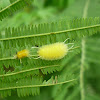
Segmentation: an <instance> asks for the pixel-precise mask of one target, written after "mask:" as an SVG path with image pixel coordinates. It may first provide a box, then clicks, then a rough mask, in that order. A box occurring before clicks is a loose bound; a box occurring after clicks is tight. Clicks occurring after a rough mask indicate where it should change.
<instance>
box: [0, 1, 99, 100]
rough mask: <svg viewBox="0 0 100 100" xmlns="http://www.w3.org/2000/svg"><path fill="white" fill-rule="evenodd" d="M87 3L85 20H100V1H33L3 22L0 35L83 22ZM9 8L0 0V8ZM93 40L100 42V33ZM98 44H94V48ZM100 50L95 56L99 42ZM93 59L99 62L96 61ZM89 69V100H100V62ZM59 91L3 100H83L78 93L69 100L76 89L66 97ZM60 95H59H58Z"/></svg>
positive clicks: (51, 88) (14, 96) (6, 3)
mask: <svg viewBox="0 0 100 100" xmlns="http://www.w3.org/2000/svg"><path fill="white" fill-rule="evenodd" d="M87 2H88V11H87V14H86V16H85V17H100V0H34V2H33V3H32V4H31V5H30V6H28V7H25V8H24V9H23V10H20V11H17V12H15V13H14V14H12V15H10V16H9V17H7V18H5V19H3V20H2V21H0V31H2V32H3V30H4V29H5V27H18V26H25V25H34V24H39V23H46V22H50V23H51V22H54V21H58V20H59V19H66V20H68V21H69V20H72V19H76V18H82V17H83V16H84V9H85V7H86V4H87ZM9 4H10V1H9V0H0V8H5V7H6V6H8V5H9ZM93 37H99V39H100V35H99V33H98V34H96V35H95V36H92V38H93ZM99 39H98V41H99ZM95 42H96V41H95ZM95 42H94V43H93V44H94V45H95ZM91 45H92V44H91ZM97 47H98V52H96V51H95V52H93V53H98V56H100V52H99V51H100V48H99V47H100V41H99V42H98V44H97ZM96 50H97V49H96ZM79 56H80V55H79ZM94 59H95V60H96V58H94ZM89 66H91V67H88V68H87V70H86V71H85V81H86V83H87V85H88V86H89V87H88V90H89V91H91V93H90V95H89V96H88V98H89V99H87V100H100V62H97V63H95V62H90V63H89ZM57 88H58V87H57V86H55V87H43V88H41V93H40V95H39V96H34V97H33V96H29V97H24V98H18V97H17V95H16V94H13V96H11V97H7V98H5V99H0V100H74V97H75V98H76V99H75V100H80V99H79V98H80V94H79V92H77V93H76V92H75V93H73V95H74V96H73V98H71V97H69V95H70V94H72V92H73V89H74V87H70V88H69V94H67V92H66V93H65V92H64V93H63V92H62V91H63V90H62V91H61V90H60V89H59V90H57ZM62 88H65V86H64V85H63V87H62ZM75 89H77V88H75ZM57 91H59V93H58V94H56V93H57ZM59 95H60V96H59ZM92 96H93V97H92ZM67 97H69V98H67Z"/></svg>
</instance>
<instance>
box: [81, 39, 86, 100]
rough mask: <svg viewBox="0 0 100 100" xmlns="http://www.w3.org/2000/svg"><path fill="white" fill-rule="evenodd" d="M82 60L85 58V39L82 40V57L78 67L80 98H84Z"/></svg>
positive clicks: (83, 99) (82, 99)
mask: <svg viewBox="0 0 100 100" xmlns="http://www.w3.org/2000/svg"><path fill="white" fill-rule="evenodd" d="M84 60H85V40H84V39H83V40H82V58H81V68H80V90H81V100H85V91H84Z"/></svg>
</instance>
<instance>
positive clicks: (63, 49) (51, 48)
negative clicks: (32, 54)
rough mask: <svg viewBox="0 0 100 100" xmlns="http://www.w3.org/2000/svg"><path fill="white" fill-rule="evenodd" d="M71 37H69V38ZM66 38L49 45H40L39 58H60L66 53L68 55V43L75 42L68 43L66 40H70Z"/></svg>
mask: <svg viewBox="0 0 100 100" xmlns="http://www.w3.org/2000/svg"><path fill="white" fill-rule="evenodd" d="M68 39H69V38H68ZM68 39H66V40H65V41H64V42H57V43H53V44H49V45H44V46H42V47H40V48H39V49H38V51H37V54H38V56H39V57H38V58H41V59H44V60H58V59H62V58H63V57H64V56H65V55H67V53H68V51H69V49H71V48H72V47H73V46H72V47H71V48H68V44H73V43H68V44H65V42H66V41H67V40H68Z"/></svg>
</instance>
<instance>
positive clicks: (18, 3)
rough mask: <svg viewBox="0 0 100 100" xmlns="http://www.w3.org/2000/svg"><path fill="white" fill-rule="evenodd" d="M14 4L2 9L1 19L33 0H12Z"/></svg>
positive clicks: (0, 12)
mask: <svg viewBox="0 0 100 100" xmlns="http://www.w3.org/2000/svg"><path fill="white" fill-rule="evenodd" d="M10 1H11V3H12V4H10V5H9V6H7V7H6V8H4V9H2V10H1V11H0V20H2V19H4V18H5V17H7V16H9V15H11V14H12V13H14V12H15V11H17V10H19V9H22V8H23V7H25V6H29V5H30V4H31V2H32V1H33V0H28V1H27V0H13V1H12V0H10Z"/></svg>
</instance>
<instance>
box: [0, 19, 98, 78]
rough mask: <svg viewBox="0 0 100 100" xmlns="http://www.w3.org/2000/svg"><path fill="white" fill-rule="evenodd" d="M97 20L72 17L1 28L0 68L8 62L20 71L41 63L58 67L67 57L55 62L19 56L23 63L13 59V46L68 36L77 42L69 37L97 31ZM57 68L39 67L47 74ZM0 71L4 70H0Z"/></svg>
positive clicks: (34, 43)
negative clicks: (73, 18) (37, 23)
mask: <svg viewBox="0 0 100 100" xmlns="http://www.w3.org/2000/svg"><path fill="white" fill-rule="evenodd" d="M99 23H100V19H99V18H95V19H93V18H89V19H76V20H73V21H70V22H69V23H67V22H66V21H65V20H63V21H60V22H54V23H51V24H48V23H47V24H40V25H38V26H36V25H35V26H32V27H30V26H29V27H24V28H13V29H10V28H8V29H6V30H5V36H3V35H1V36H0V44H1V45H0V51H1V52H0V53H1V55H0V64H1V71H2V70H3V69H2V68H3V65H5V67H6V68H9V65H10V66H13V67H14V69H15V70H16V68H17V67H18V66H21V68H20V69H17V72H18V71H20V70H28V69H32V68H37V67H41V66H52V65H59V66H61V63H62V62H63V61H64V59H66V58H67V56H66V57H65V58H64V59H61V60H56V61H45V60H41V59H37V60H34V59H29V58H24V59H22V64H23V65H21V64H20V60H18V59H14V55H15V54H16V49H17V50H18V51H20V50H22V49H25V48H27V49H30V48H31V47H32V46H35V45H37V46H42V45H45V44H50V43H54V42H58V41H59V42H63V41H64V40H65V39H66V38H68V37H69V38H70V42H74V43H76V44H77V42H75V41H72V40H76V41H77V40H79V39H80V38H82V37H83V36H89V35H92V34H95V33H96V32H98V31H100V30H99V29H100V25H99ZM94 30H95V31H94ZM40 40H41V41H40ZM79 45H80V44H77V45H76V46H79ZM11 47H12V48H11ZM79 49H80V48H79ZM77 50H78V49H77ZM32 55H33V54H32ZM58 70H61V69H60V67H54V68H53V67H52V68H48V69H42V72H43V73H44V74H47V73H52V72H53V71H58ZM1 73H4V71H3V72H1ZM8 73H11V72H8ZM14 73H16V71H14ZM36 73H37V74H38V71H37V72H34V74H36ZM5 74H6V73H5ZM30 74H31V72H30ZM2 75H3V74H2ZM4 76H5V75H4ZM19 76H20V75H19Z"/></svg>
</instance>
